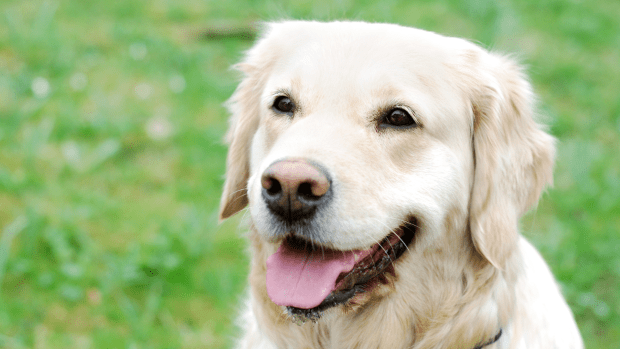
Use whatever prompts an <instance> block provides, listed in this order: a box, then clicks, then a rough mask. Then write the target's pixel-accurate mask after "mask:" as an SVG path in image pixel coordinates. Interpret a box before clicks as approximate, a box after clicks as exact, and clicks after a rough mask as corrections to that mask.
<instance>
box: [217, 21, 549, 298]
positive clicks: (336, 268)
mask: <svg viewBox="0 0 620 349" xmlns="http://www.w3.org/2000/svg"><path fill="white" fill-rule="evenodd" d="M239 68H240V69H241V70H242V71H243V72H244V73H245V74H246V78H245V80H244V81H243V82H242V83H241V84H240V86H239V88H238V89H237V91H236V92H235V95H234V96H233V97H232V98H231V101H230V109H231V111H232V113H233V117H232V123H231V130H230V132H229V141H230V142H231V149H230V153H229V158H228V172H227V182H226V187H225V191H224V196H223V199H222V211H221V217H223V218H225V217H227V216H230V215H231V214H233V213H235V212H237V211H238V210H240V209H241V208H243V207H244V206H245V205H246V204H247V203H249V209H250V213H251V216H252V220H253V224H254V226H255V228H256V231H257V232H258V234H259V235H260V237H261V238H262V239H263V240H264V241H265V242H266V243H268V244H272V245H273V247H274V250H275V248H279V250H278V252H277V253H275V254H274V255H273V256H272V257H271V258H270V261H268V266H267V289H268V291H269V293H270V296H271V298H272V300H274V302H276V303H277V304H280V305H285V306H289V307H292V308H303V309H315V308H317V307H318V308H321V309H323V308H326V307H330V306H333V305H337V304H341V303H346V302H348V301H350V300H351V299H352V298H353V297H354V296H356V294H359V293H362V292H366V293H369V292H374V291H373V290H374V289H376V287H375V286H376V285H377V284H379V283H380V279H381V278H384V277H385V275H384V274H385V273H387V272H388V271H389V272H390V273H391V274H398V266H399V264H402V263H423V260H422V258H423V256H424V255H425V253H426V254H427V253H428V251H437V250H445V251H447V252H449V253H450V252H451V251H456V250H462V249H463V246H473V245H472V244H468V242H470V241H473V243H474V244H475V246H476V247H477V250H478V252H479V253H481V254H482V255H483V256H484V257H485V258H486V259H487V260H488V261H489V262H491V263H493V264H494V265H496V266H498V267H501V265H502V263H503V260H504V259H505V258H507V255H508V254H509V253H510V251H511V249H512V248H513V245H514V240H515V239H516V230H515V228H516V219H518V217H519V216H520V215H521V214H522V213H523V212H524V211H525V210H526V209H527V208H528V207H529V206H530V205H532V204H533V203H534V202H536V200H537V199H538V195H539V194H540V191H541V189H542V187H543V186H544V184H545V183H547V182H548V181H550V171H551V161H552V156H553V148H552V140H551V138H550V137H549V136H547V135H546V134H544V133H543V132H541V131H540V130H539V129H538V127H537V125H536V124H535V123H534V122H533V121H532V119H531V116H530V115H529V113H530V110H529V108H530V107H529V87H528V85H527V83H525V82H524V81H523V80H522V79H521V77H520V76H519V73H518V71H517V69H516V68H515V67H514V66H512V65H509V64H508V63H507V62H506V61H503V60H502V59H500V58H499V57H495V56H492V55H491V54H489V53H487V52H485V51H483V50H481V49H479V48H478V47H476V46H474V45H472V44H470V43H468V42H466V41H464V40H461V39H454V38H447V37H443V36H439V35H436V34H433V33H429V32H425V31H421V30H416V29H412V28H403V27H399V26H394V25H381V24H366V23H328V24H325V23H313V22H285V23H278V24H273V25H271V26H269V28H268V30H267V31H266V35H265V36H264V38H263V39H261V40H260V41H259V42H258V44H257V45H256V46H255V47H254V48H253V49H252V50H251V51H249V53H248V56H247V59H246V61H245V62H244V63H242V64H240V66H239ZM541 168H542V169H541ZM520 186H525V188H522V187H520ZM506 211H508V212H506ZM513 225H514V226H515V227H512V226H513ZM470 231H471V234H472V235H470V233H469V232H470ZM317 251H318V252H317ZM326 252H327V254H328V257H327V259H328V260H329V261H328V262H325V261H323V260H324V259H325V258H326V257H325V253H326ZM319 255H321V257H320V258H319V257H318V256H319ZM330 256H331V257H330ZM416 256H417V257H416ZM315 257H317V258H319V259H321V260H322V261H320V262H317V263H316V264H314V267H312V263H311V262H308V260H312V259H313V258H315ZM386 257H387V260H388V262H384V260H386ZM330 258H331V259H330ZM296 263H297V264H299V265H296ZM306 264H307V265H308V266H307V267H304V265H306ZM420 267H424V266H420ZM394 268H396V269H394ZM330 273H331V274H330ZM324 274H330V275H331V276H325V275H324ZM270 278H271V280H270ZM284 279H286V280H285V281H282V280H284ZM377 280H379V281H377ZM291 282H293V283H295V284H296V285H297V287H298V288H301V289H302V290H294V289H292V288H290V287H288V286H287V283H289V284H290V283H291ZM312 284H317V285H318V286H317V288H316V290H314V289H313V288H312ZM396 287H398V285H396ZM283 289H284V290H283ZM304 292H306V293H312V292H315V293H316V292H318V293H321V294H320V295H319V294H313V295H308V294H305V293H304ZM302 293H304V294H302ZM330 297H331V298H330ZM358 298H359V297H358Z"/></svg>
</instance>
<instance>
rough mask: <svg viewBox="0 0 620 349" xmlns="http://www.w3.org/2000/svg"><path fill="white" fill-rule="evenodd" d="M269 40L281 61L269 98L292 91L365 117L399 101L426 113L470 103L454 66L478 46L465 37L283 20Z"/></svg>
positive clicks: (376, 26) (316, 103)
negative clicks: (460, 94)
mask: <svg viewBox="0 0 620 349" xmlns="http://www.w3.org/2000/svg"><path fill="white" fill-rule="evenodd" d="M264 40H265V42H264V44H265V45H264V47H267V48H268V49H267V50H266V52H269V53H270V57H272V58H274V61H275V62H273V63H274V64H273V66H272V69H270V73H269V78H268V81H267V83H266V85H265V89H264V94H263V97H264V101H265V103H266V104H269V103H272V102H271V100H272V98H273V95H274V94H278V93H279V92H281V91H287V92H288V93H290V94H291V95H292V97H294V98H295V97H297V98H299V99H300V101H299V102H301V103H303V104H305V106H311V107H312V108H320V107H321V106H325V107H326V108H327V107H328V108H331V109H332V110H334V108H341V109H342V110H345V109H346V110H347V111H353V112H354V114H355V113H356V112H360V113H357V115H369V114H367V113H364V112H365V111H368V110H373V109H376V108H377V107H386V106H388V104H399V103H403V104H406V105H409V106H410V107H412V108H414V109H415V110H416V112H421V114H422V115H424V114H427V115H428V114H431V113H435V114H437V113H438V109H439V108H442V109H444V110H445V111H446V112H443V113H441V114H444V115H447V114H453V113H454V112H455V110H457V109H459V110H460V109H461V108H463V105H461V104H462V103H460V102H462V99H461V98H459V97H458V91H457V90H456V87H455V86H456V85H457V84H455V79H458V78H459V77H457V76H455V74H454V71H455V69H454V67H455V66H457V65H458V64H459V63H458V62H459V57H458V55H459V53H460V52H462V51H464V50H466V49H467V48H468V47H469V46H471V44H470V43H468V42H466V41H464V40H462V39H456V38H449V37H444V36H441V35H438V34H435V33H431V32H427V31H423V30H419V29H415V28H405V27H400V26H395V25H387V24H368V23H357V22H337V23H315V22H291V23H279V24H276V25H275V26H274V28H272V30H271V31H270V33H269V34H268V35H267V37H266V38H265V39H264ZM351 108H355V109H356V110H352V109H351ZM424 108H428V110H424ZM449 109H450V110H449ZM306 110H307V109H306ZM426 111H428V113H426ZM443 121H446V120H443ZM464 121H465V120H464ZM433 122H440V123H441V122H442V120H439V119H436V120H434V121H433ZM429 126H430V125H429Z"/></svg>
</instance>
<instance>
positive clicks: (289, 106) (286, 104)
mask: <svg viewBox="0 0 620 349" xmlns="http://www.w3.org/2000/svg"><path fill="white" fill-rule="evenodd" d="M272 108H273V110H275V111H276V112H277V113H282V114H289V115H292V114H293V111H294V110H295V103H293V101H291V99H290V98H288V97H286V96H280V97H278V98H276V100H275V101H273V107H272Z"/></svg>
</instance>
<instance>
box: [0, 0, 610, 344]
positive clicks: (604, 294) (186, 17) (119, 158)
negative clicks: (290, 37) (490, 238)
mask: <svg viewBox="0 0 620 349" xmlns="http://www.w3.org/2000/svg"><path fill="white" fill-rule="evenodd" d="M283 17H288V18H308V19H320V20H331V19H343V18H346V19H360V20H368V21H385V22H393V23H400V24H403V25H408V26H416V27H421V28H424V29H428V30H433V31H438V32H440V33H443V34H446V35H452V36H460V37H465V38H470V39H472V40H474V41H475V42H478V43H479V44H481V45H482V46H484V47H487V48H489V49H493V50H497V51H501V52H513V53H517V54H518V56H519V57H520V58H521V60H522V61H523V63H525V64H526V65H527V66H528V71H529V74H530V76H531V79H532V82H533V85H534V87H535V89H536V92H537V93H538V94H539V96H540V107H539V109H540V111H541V113H542V114H544V115H545V116H546V118H547V120H548V123H549V124H551V131H552V133H553V134H554V135H555V136H556V137H557V138H558V139H559V143H558V149H559V153H558V160H557V166H556V171H555V183H556V184H555V187H554V188H553V189H552V190H550V191H549V192H548V194H546V195H545V196H544V198H543V200H542V201H541V203H540V204H539V206H538V208H537V210H536V211H535V212H533V213H530V214H529V215H528V216H527V217H526V218H525V219H524V220H523V222H522V223H523V224H522V230H523V232H524V234H525V235H527V236H528V237H529V238H530V240H532V241H533V242H534V244H535V245H536V246H537V247H538V248H539V249H540V250H541V252H542V253H543V255H544V256H545V258H546V260H547V261H548V262H549V264H550V265H551V267H552V269H553V271H554V273H555V275H556V276H557V278H558V280H559V282H560V283H561V285H562V288H563V291H564V294H565V295H566V297H567V300H568V302H569V304H570V305H571V307H572V309H573V311H574V313H575V316H576V318H577V321H578V323H579V326H580V329H581V332H582V334H583V336H584V338H585V341H586V345H587V347H588V348H620V291H619V290H620V234H619V232H620V194H619V193H620V151H619V150H620V136H619V134H620V98H619V97H618V90H619V89H620V68H619V65H620V24H619V23H618V22H619V21H618V18H620V2H619V1H614V0H609V1H604V0H588V1H583V0H573V1H569V0H525V1H500V2H496V1H492V0H474V1H467V2H460V1H456V0H435V1H428V0H423V1H398V0H385V1H381V2H376V1H356V2H354V1H336V2H332V1H326V0H320V1H312V2H311V1H296V2H294V3H293V2H291V3H290V4H284V3H282V4H276V3H274V2H264V3H263V2H255V1H249V0H245V1H243V0H241V1H230V2H225V1H211V0H208V1H202V0H201V1H199V0H188V1H173V0H153V1H146V0H140V1H126V0H106V1H102V0H97V1H95V0H92V1H68V0H56V1H52V0H50V1H32V0H2V1H1V2H0V234H1V235H0V286H1V287H0V347H2V348H132V349H133V348H228V347H230V346H231V343H232V340H233V339H234V337H235V335H236V331H235V328H234V323H233V321H234V318H235V314H236V312H237V309H238V306H239V304H240V299H241V298H242V296H243V292H244V288H245V282H246V281H245V279H246V273H247V270H248V266H247V264H248V263H249V261H248V259H247V257H246V256H245V254H244V250H245V242H244V240H243V238H242V232H243V228H238V225H239V222H240V219H239V217H236V218H233V219H232V220H230V221H228V222H226V223H224V224H222V225H218V224H217V216H216V212H217V205H218V202H219V195H220V190H221V187H222V183H223V180H222V177H223V173H224V165H225V154H226V148H225V147H224V146H223V145H222V141H221V140H222V136H223V133H224V132H225V129H226V117H227V114H226V111H225V110H224V109H223V107H222V106H221V105H222V102H223V101H224V100H226V98H227V97H229V96H230V94H231V93H232V91H233V90H234V88H235V85H236V83H237V81H238V75H237V74H236V73H234V72H232V71H230V70H229V66H230V65H232V64H234V63H235V62H237V61H238V60H239V59H240V57H241V56H242V52H243V51H244V50H245V49H247V48H248V47H249V46H250V45H251V40H248V38H247V37H246V36H244V35H241V36H236V37H228V38H213V37H211V38H209V35H207V37H205V36H204V35H203V34H204V33H205V30H207V29H208V28H213V27H221V26H241V27H245V26H248V25H250V24H251V23H253V22H254V21H257V20H269V19H279V18H283ZM239 216H240V215H239Z"/></svg>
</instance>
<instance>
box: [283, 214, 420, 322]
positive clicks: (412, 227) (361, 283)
mask: <svg viewBox="0 0 620 349" xmlns="http://www.w3.org/2000/svg"><path fill="white" fill-rule="evenodd" d="M416 227H417V226H416V221H415V219H409V220H407V221H406V222H405V224H403V225H402V226H400V227H399V228H398V229H397V230H395V231H393V232H390V234H388V235H387V236H386V237H385V238H384V239H383V240H382V241H381V242H379V243H377V244H375V245H373V246H372V247H371V249H374V251H373V252H372V253H371V254H369V255H368V256H366V257H365V258H364V259H362V260H360V261H358V262H357V263H356V264H355V266H354V268H353V269H352V270H351V271H350V272H348V273H346V274H342V275H340V276H339V277H338V279H337V281H336V288H335V289H334V290H333V291H332V292H331V293H330V294H329V295H328V296H327V297H326V298H325V299H324V300H323V302H321V304H319V305H318V306H316V307H314V308H311V309H302V308H296V307H292V306H288V307H287V309H288V311H289V313H290V314H291V315H293V317H295V318H297V319H298V320H299V319H302V320H305V319H310V320H317V319H318V318H319V317H320V314H321V312H322V311H323V310H326V309H328V308H331V307H333V306H336V305H339V304H344V303H347V302H350V301H351V300H353V298H354V297H355V296H356V295H358V294H360V293H363V292H367V291H371V290H372V289H373V288H374V287H375V286H376V285H377V284H378V283H380V282H382V281H386V278H385V276H386V274H387V273H391V274H394V272H395V271H394V263H395V262H397V260H398V259H399V258H400V257H401V256H402V255H403V254H404V253H405V252H406V251H407V250H408V249H409V245H411V243H412V242H413V239H414V237H415V233H416Z"/></svg>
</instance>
